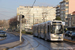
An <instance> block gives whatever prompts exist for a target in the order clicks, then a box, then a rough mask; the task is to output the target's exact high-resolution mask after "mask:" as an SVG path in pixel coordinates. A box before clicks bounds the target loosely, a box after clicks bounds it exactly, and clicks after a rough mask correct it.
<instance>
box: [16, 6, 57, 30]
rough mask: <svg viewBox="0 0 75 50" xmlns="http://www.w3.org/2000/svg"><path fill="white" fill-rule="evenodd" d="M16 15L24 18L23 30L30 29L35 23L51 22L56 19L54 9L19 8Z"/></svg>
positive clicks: (42, 7)
mask: <svg viewBox="0 0 75 50" xmlns="http://www.w3.org/2000/svg"><path fill="white" fill-rule="evenodd" d="M17 14H22V15H24V16H25V18H24V19H25V20H26V23H25V24H24V27H23V28H28V29H32V26H33V25H34V24H37V23H42V22H45V21H48V20H51V21H52V20H53V19H55V17H56V8H54V7H49V6H47V7H44V6H33V7H32V6H19V7H18V8H17Z"/></svg>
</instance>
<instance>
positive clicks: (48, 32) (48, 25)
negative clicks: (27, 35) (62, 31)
mask: <svg viewBox="0 0 75 50" xmlns="http://www.w3.org/2000/svg"><path fill="white" fill-rule="evenodd" d="M49 30H50V29H49V25H48V30H47V31H48V33H49Z"/></svg>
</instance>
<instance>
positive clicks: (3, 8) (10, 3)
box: [0, 0, 62, 20]
mask: <svg viewBox="0 0 75 50" xmlns="http://www.w3.org/2000/svg"><path fill="white" fill-rule="evenodd" d="M61 1H62V0H36V2H35V4H34V6H56V5H58V4H59V2H61ZM33 2H34V0H0V20H3V19H5V20H7V19H10V18H12V17H14V16H16V14H17V13H16V12H17V8H18V7H19V6H20V5H22V6H32V4H33Z"/></svg>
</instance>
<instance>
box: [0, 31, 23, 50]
mask: <svg viewBox="0 0 75 50" xmlns="http://www.w3.org/2000/svg"><path fill="white" fill-rule="evenodd" d="M7 33H11V34H14V35H16V33H15V32H7ZM16 36H19V34H17V35H16ZM23 41H24V39H23V38H22V42H20V41H15V42H11V43H6V44H2V45H0V50H8V49H10V48H13V47H16V46H18V45H21V44H22V43H23Z"/></svg>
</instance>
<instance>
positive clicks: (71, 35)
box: [70, 32, 75, 40]
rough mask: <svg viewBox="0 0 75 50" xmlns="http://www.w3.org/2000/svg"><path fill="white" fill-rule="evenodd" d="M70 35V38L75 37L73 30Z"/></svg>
mask: <svg viewBox="0 0 75 50" xmlns="http://www.w3.org/2000/svg"><path fill="white" fill-rule="evenodd" d="M70 37H71V39H72V40H73V39H75V32H72V33H71V34H70Z"/></svg>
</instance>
